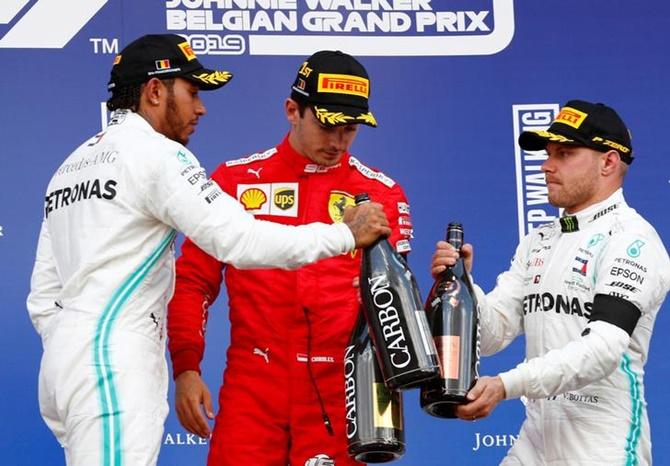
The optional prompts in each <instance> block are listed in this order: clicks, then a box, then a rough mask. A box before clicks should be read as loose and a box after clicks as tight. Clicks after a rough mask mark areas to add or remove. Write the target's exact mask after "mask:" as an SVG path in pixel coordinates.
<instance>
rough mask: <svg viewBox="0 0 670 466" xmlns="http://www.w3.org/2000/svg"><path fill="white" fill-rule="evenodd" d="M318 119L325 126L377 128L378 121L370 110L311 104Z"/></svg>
mask: <svg viewBox="0 0 670 466" xmlns="http://www.w3.org/2000/svg"><path fill="white" fill-rule="evenodd" d="M311 106H312V109H313V110H314V116H316V119H317V120H319V121H320V122H321V124H322V125H325V126H340V125H356V124H361V125H367V126H371V127H373V128H376V127H377V120H376V119H375V117H374V115H373V114H372V112H371V111H370V110H366V109H363V108H357V107H350V106H346V105H332V104H327V105H323V104H311Z"/></svg>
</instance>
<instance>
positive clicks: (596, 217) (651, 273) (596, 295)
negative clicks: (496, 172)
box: [477, 190, 670, 466]
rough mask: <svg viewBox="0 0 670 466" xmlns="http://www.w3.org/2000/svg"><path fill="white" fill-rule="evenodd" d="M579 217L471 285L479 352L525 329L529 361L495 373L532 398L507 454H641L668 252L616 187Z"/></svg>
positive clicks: (647, 451)
mask: <svg viewBox="0 0 670 466" xmlns="http://www.w3.org/2000/svg"><path fill="white" fill-rule="evenodd" d="M575 217H576V221H575V219H572V220H571V221H565V220H564V222H563V223H565V224H566V225H565V226H564V227H563V228H562V227H561V222H560V221H559V220H556V221H555V222H554V223H551V224H548V225H544V226H542V227H539V228H537V229H535V230H534V231H533V232H531V233H530V234H529V235H527V236H526V237H525V238H524V239H523V240H522V241H521V243H520V245H519V246H518V248H517V250H516V254H515V257H514V259H513V260H512V265H511V267H510V269H509V270H508V271H507V272H504V273H503V274H501V275H500V276H499V277H498V281H497V285H496V287H495V289H494V290H493V291H492V292H491V293H489V294H488V295H486V296H484V295H483V293H481V290H478V291H477V294H478V297H479V303H480V309H481V312H482V353H483V354H492V353H495V352H497V351H500V350H501V349H503V348H505V347H506V346H507V345H508V344H509V343H510V342H511V341H512V340H513V339H514V338H516V337H517V336H518V335H521V334H525V338H526V362H524V363H521V364H519V365H518V366H517V367H516V368H514V369H512V370H510V371H508V372H505V373H502V374H500V377H501V378H502V381H503V384H504V386H505V390H506V396H507V398H508V399H510V398H518V397H520V396H525V397H527V398H528V403H527V404H526V420H525V422H524V423H523V426H522V428H521V433H520V436H519V439H518V441H517V442H516V443H515V445H514V446H513V447H512V449H511V450H510V451H509V453H508V455H507V457H506V458H505V460H503V462H502V464H505V465H516V464H523V465H531V466H541V465H552V466H558V465H565V466H579V465H589V466H593V465H602V466H615V465H622V466H623V465H648V464H651V440H650V436H649V422H648V419H647V412H646V401H645V398H644V384H643V376H644V364H645V362H646V360H647V352H648V349H649V340H650V338H651V333H652V329H653V326H654V320H655V318H656V313H657V312H658V310H659V308H660V306H661V304H662V302H663V300H664V298H665V295H666V293H667V292H668V289H669V288H670V260H669V259H668V254H667V252H666V250H665V248H664V246H663V243H662V242H661V240H660V238H659V237H658V235H657V234H656V231H655V230H654V229H653V227H652V226H651V225H649V223H647V222H646V221H645V220H644V219H643V218H642V217H641V216H640V215H639V214H637V213H636V212H635V210H633V209H632V208H630V207H628V205H627V204H626V202H625V200H624V198H623V194H622V192H621V190H618V191H617V192H615V193H614V194H613V195H612V196H610V197H609V198H608V199H607V200H605V201H604V202H601V203H599V204H596V205H594V206H591V207H589V208H588V209H585V210H584V211H582V212H579V213H578V214H577V215H576V216H575ZM567 230H573V231H567Z"/></svg>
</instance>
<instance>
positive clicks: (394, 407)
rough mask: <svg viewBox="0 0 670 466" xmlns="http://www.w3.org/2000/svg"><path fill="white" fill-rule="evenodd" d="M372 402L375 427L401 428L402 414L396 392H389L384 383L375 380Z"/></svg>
mask: <svg viewBox="0 0 670 466" xmlns="http://www.w3.org/2000/svg"><path fill="white" fill-rule="evenodd" d="M372 393H373V400H372V404H373V406H374V407H375V409H374V421H373V422H374V425H375V427H377V428H380V427H386V428H389V429H396V430H401V429H402V414H401V412H400V409H398V407H399V406H400V403H399V400H397V398H398V397H399V393H398V392H391V391H390V390H389V389H388V388H386V385H385V384H384V383H378V382H375V384H374V390H373V391H372Z"/></svg>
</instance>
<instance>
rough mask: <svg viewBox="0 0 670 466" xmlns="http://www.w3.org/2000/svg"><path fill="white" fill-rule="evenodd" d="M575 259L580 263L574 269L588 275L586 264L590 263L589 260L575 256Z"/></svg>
mask: <svg viewBox="0 0 670 466" xmlns="http://www.w3.org/2000/svg"><path fill="white" fill-rule="evenodd" d="M575 261H576V262H577V263H578V265H577V267H573V268H572V271H573V272H577V273H578V274H580V275H582V276H584V277H586V265H587V264H588V263H589V260H588V259H582V258H581V257H575Z"/></svg>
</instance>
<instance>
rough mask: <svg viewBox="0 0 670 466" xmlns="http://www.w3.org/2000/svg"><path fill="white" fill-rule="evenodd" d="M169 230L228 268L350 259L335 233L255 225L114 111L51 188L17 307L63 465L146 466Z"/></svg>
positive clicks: (151, 456)
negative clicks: (28, 332) (24, 316)
mask: <svg viewBox="0 0 670 466" xmlns="http://www.w3.org/2000/svg"><path fill="white" fill-rule="evenodd" d="M176 230H181V231H183V232H185V233H186V234H187V235H189V236H190V237H191V238H193V239H194V241H196V242H197V243H198V244H199V245H200V246H201V247H203V248H204V249H205V250H207V251H209V252H210V253H211V254H213V255H215V256H216V257H218V258H219V259H220V260H223V261H226V262H229V263H233V264H235V265H236V266H238V267H260V266H266V267H280V266H291V267H298V266H301V265H303V264H305V263H307V262H311V261H315V260H317V259H319V258H323V257H331V256H335V255H338V254H341V253H344V252H346V251H350V250H352V248H353V247H354V239H353V236H352V235H351V232H350V231H349V229H348V228H347V227H346V226H345V225H337V226H332V225H324V224H317V225H309V226H307V225H306V226H301V227H298V228H291V227H286V226H282V225H277V224H273V223H269V222H259V221H256V220H255V219H254V218H253V216H252V215H250V214H248V213H247V212H245V211H244V209H242V208H241V206H240V205H239V204H238V203H237V201H236V200H235V199H233V198H231V197H229V196H228V195H225V194H224V193H223V192H222V191H221V190H220V188H219V186H218V185H217V184H216V183H214V182H212V181H211V180H208V179H207V176H206V174H205V172H204V170H202V169H201V168H200V166H199V164H198V162H197V160H196V159H195V157H194V156H193V155H192V154H191V153H190V152H189V151H188V150H187V149H186V148H185V147H184V146H182V145H181V144H179V143H177V142H174V141H172V140H170V139H168V138H166V137H165V136H163V135H162V134H159V133H157V132H156V131H154V129H153V128H152V127H151V126H150V125H149V123H148V122H147V121H146V120H145V119H144V118H142V117H141V116H139V115H138V114H136V113H133V112H129V111H119V112H116V113H115V114H114V116H113V119H112V121H111V124H110V125H109V127H108V128H107V130H105V131H104V132H102V133H100V134H98V135H96V136H94V137H92V138H91V139H89V140H88V141H86V142H84V143H83V144H82V145H81V146H80V147H79V148H78V149H76V150H75V151H74V152H73V153H72V154H71V155H70V156H69V157H68V158H67V159H66V160H65V161H64V162H63V164H62V165H61V166H60V168H58V170H57V171H56V173H55V174H54V176H53V177H52V179H51V181H50V183H49V187H48V190H47V194H46V202H45V212H44V220H43V223H42V228H41V232H40V239H39V243H38V247H37V254H36V260H35V265H34V270H33V274H32V280H31V292H30V295H29V297H28V302H27V304H28V311H29V314H30V317H31V319H32V322H33V324H34V326H35V328H36V329H37V331H38V333H39V334H40V336H41V338H42V342H43V347H44V353H43V357H42V362H41V367H40V376H39V401H40V411H41V413H42V416H43V418H44V420H45V422H46V423H47V425H48V426H49V427H50V428H51V430H52V431H53V433H54V434H55V435H56V437H57V438H58V441H59V442H60V443H61V444H62V445H63V446H64V448H65V455H66V460H67V464H68V465H76V466H92V465H110V466H111V465H116V466H119V465H149V464H155V463H156V459H157V455H158V450H159V448H160V444H161V437H162V431H163V422H164V420H165V417H166V415H167V411H168V407H167V403H166V395H167V383H168V377H167V372H166V363H165V354H164V353H165V338H164V326H165V312H166V308H167V303H168V301H169V300H170V296H171V294H172V288H173V283H174V272H173V271H174V256H173V242H174V238H175V234H176Z"/></svg>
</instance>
